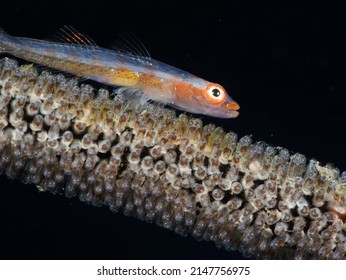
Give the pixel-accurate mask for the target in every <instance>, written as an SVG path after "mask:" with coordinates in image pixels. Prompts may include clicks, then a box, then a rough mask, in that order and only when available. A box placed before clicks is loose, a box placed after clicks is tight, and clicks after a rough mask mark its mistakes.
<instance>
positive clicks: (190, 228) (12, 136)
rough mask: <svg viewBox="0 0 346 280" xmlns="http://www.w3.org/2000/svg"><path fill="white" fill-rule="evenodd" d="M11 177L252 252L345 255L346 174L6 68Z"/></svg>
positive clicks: (2, 156) (2, 67)
mask: <svg viewBox="0 0 346 280" xmlns="http://www.w3.org/2000/svg"><path fill="white" fill-rule="evenodd" d="M0 87H1V89H0V91H1V92H0V94H1V95H0V172H1V173H6V174H7V176H8V177H10V178H17V177H18V178H20V179H21V180H22V181H23V182H24V183H30V184H35V185H37V186H38V188H39V189H40V190H43V191H47V192H51V193H64V194H65V195H66V196H67V197H74V196H78V197H79V199H80V200H81V201H84V202H87V203H90V204H92V205H94V206H107V207H109V208H110V210H111V211H114V212H117V211H119V210H121V211H123V212H124V214H125V215H132V216H136V217H137V218H139V219H142V220H145V221H148V222H153V221H154V222H156V223H157V224H158V225H160V226H162V227H164V228H167V229H171V230H174V231H175V232H177V233H179V234H182V235H188V234H191V235H192V236H194V237H195V238H197V239H204V240H210V241H213V242H215V244H216V246H218V247H224V248H225V249H227V250H240V251H241V252H243V253H244V255H245V256H248V257H253V258H273V259H294V258H295V259H344V258H345V253H346V235H345V231H346V226H345V218H346V206H345V205H346V196H345V187H346V185H345V182H346V174H345V173H343V174H341V175H340V174H339V170H338V169H336V168H335V167H333V166H331V165H327V166H321V165H320V164H319V162H318V161H316V160H307V159H306V158H305V156H303V155H302V154H298V153H296V154H292V153H290V152H289V151H288V150H286V149H284V148H280V147H272V146H270V145H267V144H266V143H264V142H253V141H252V139H251V137H249V136H244V137H242V138H240V139H238V138H237V135H236V134H235V133H233V132H225V131H224V129H222V128H221V127H216V126H215V125H213V124H207V125H203V123H202V121H201V120H200V119H198V118H193V117H189V116H187V115H185V114H181V115H179V116H176V113H175V111H173V110H168V109H165V108H162V107H159V106H157V105H155V104H138V103H137V102H136V100H123V99H122V98H121V97H117V96H110V94H109V92H108V91H107V90H105V89H100V90H98V91H95V90H94V88H93V87H91V86H89V85H80V86H79V85H78V82H77V81H76V80H74V79H66V78H65V77H64V76H62V75H52V74H50V73H48V72H42V73H41V74H38V73H37V71H36V70H35V68H34V67H32V66H30V65H22V66H18V64H17V62H16V61H15V60H11V59H3V60H1V61H0Z"/></svg>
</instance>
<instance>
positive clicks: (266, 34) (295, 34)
mask: <svg viewBox="0 0 346 280" xmlns="http://www.w3.org/2000/svg"><path fill="white" fill-rule="evenodd" d="M118 2H120V1H92V2H87V1H74V2H72V1H68V2H67V1H66V2H63V1H45V2H42V3H34V2H32V1H2V2H1V4H0V26H1V27H2V28H4V29H5V30H6V31H7V32H9V33H10V34H13V35H17V36H27V37H33V38H48V37H49V36H50V35H51V34H52V33H54V31H55V30H57V29H58V28H59V27H60V26H62V25H64V24H70V25H72V26H74V27H76V28H78V29H80V30H82V31H84V32H86V33H87V34H89V35H90V36H91V37H92V38H94V39H95V41H96V42H97V43H98V44H99V45H101V46H104V47H107V46H110V45H111V44H112V41H113V39H114V38H116V35H117V34H119V33H120V32H122V31H131V32H133V33H135V34H136V35H137V36H138V37H140V38H141V40H142V41H143V42H144V44H145V45H146V46H147V48H148V50H149V51H150V53H151V55H152V57H153V58H155V59H158V60H161V61H163V62H166V63H168V64H171V65H174V66H176V67H179V68H182V69H184V70H187V71H189V72H191V73H194V74H196V75H198V76H201V77H203V78H205V79H208V80H210V81H215V82H218V83H220V84H222V85H223V86H224V87H225V88H226V89H227V90H228V91H229V92H230V94H231V96H232V97H233V98H234V99H235V100H236V101H238V102H239V104H240V106H241V109H240V113H241V114H240V116H239V117H238V118H237V119H235V120H227V121H222V120H217V119H208V118H204V119H205V121H206V122H214V123H217V124H218V125H222V126H223V127H224V128H225V129H226V130H233V131H235V132H237V133H238V134H239V135H240V136H243V135H245V134H252V135H253V138H254V139H255V140H263V141H265V142H268V143H271V144H273V145H278V146H282V147H285V148H288V149H289V150H292V151H297V152H301V153H304V154H305V155H306V156H307V157H309V158H317V159H319V160H320V161H321V162H323V163H327V162H333V163H334V164H335V165H336V166H337V167H339V168H340V169H341V170H346V161H345V158H346V148H345V136H344V135H345V132H344V130H345V125H344V123H345V120H346V117H345V104H346V103H345V100H346V97H345V93H346V67H345V49H346V31H345V28H344V26H346V25H345V20H344V19H343V18H344V15H343V14H342V13H341V12H342V8H341V7H331V6H323V7H317V6H314V7H308V6H306V7H302V6H300V7H294V8H293V7H289V6H275V7H272V6H271V7H265V6H262V5H260V6H250V5H249V6H246V7H240V6H238V5H234V4H233V3H232V2H231V1H224V2H222V1H218V2H217V1H213V2H209V3H208V4H202V3H201V2H199V1H198V2H197V1H196V2H194V3H193V4H192V2H190V4H186V3H184V2H185V1H181V2H179V1H167V0H165V1H138V3H137V2H136V1H128V4H126V3H120V4H119V3H118ZM122 2H124V1H122ZM109 3H115V4H114V7H113V6H111V4H109ZM112 5H113V4H112ZM0 221H1V229H0V232H1V233H0V237H1V244H2V246H1V247H2V248H1V250H0V259H9V258H10V259H23V258H24V259H239V258H241V255H240V254H239V253H237V252H231V253H230V252H226V251H224V250H222V249H216V248H215V247H214V245H213V244H212V243H208V242H197V241H195V240H194V239H193V238H191V237H187V238H182V237H180V236H178V235H176V234H175V233H173V232H170V231H167V230H164V229H161V228H159V227H157V226H155V225H151V224H146V223H144V222H140V221H138V220H136V219H134V218H128V217H125V216H123V215H122V214H116V215H114V214H112V213H110V212H109V211H108V210H107V209H105V208H94V207H91V206H88V205H85V204H83V203H80V202H79V201H78V200H77V199H73V200H68V199H66V198H64V197H63V196H53V195H50V194H40V193H38V191H37V190H36V189H35V187H34V186H27V185H22V184H20V183H19V182H18V181H11V180H8V179H7V178H5V177H4V176H2V177H1V181H0Z"/></svg>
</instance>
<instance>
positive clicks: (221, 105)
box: [199, 83, 240, 119]
mask: <svg viewBox="0 0 346 280" xmlns="http://www.w3.org/2000/svg"><path fill="white" fill-rule="evenodd" d="M199 102H200V109H201V111H202V114H203V115H207V116H212V117H217V118H224V119H228V118H236V117H237V116H238V115H239V112H238V111H237V110H238V109H239V108H240V107H239V105H238V103H237V102H235V101H234V100H233V99H232V98H231V97H230V96H229V95H228V94H227V92H226V90H225V89H224V88H223V87H222V86H220V85H219V84H215V83H208V84H207V86H206V87H205V88H204V89H203V90H202V93H200V98H199Z"/></svg>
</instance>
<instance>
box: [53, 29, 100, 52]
mask: <svg viewBox="0 0 346 280" xmlns="http://www.w3.org/2000/svg"><path fill="white" fill-rule="evenodd" d="M54 39H55V40H56V41H58V42H63V43H70V44H77V45H85V46H92V47H97V44H96V43H95V41H94V40H93V39H91V38H90V37H89V36H88V35H86V34H84V33H82V32H80V31H78V30H76V29H75V28H73V27H72V26H69V25H64V26H63V27H61V28H60V29H59V30H58V32H57V33H56V35H55V36H54Z"/></svg>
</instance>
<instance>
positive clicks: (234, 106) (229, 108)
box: [220, 100, 240, 118]
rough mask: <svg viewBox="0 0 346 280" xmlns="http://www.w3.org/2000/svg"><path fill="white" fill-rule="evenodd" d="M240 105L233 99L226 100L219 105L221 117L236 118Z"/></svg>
mask: <svg viewBox="0 0 346 280" xmlns="http://www.w3.org/2000/svg"><path fill="white" fill-rule="evenodd" d="M239 108H240V106H239V104H238V103H237V102H235V101H234V100H231V101H227V102H225V103H224V104H222V106H221V108H220V109H221V110H220V113H221V114H222V115H223V116H222V118H236V117H238V115H239V112H238V111H237V110H239Z"/></svg>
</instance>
